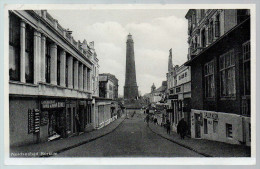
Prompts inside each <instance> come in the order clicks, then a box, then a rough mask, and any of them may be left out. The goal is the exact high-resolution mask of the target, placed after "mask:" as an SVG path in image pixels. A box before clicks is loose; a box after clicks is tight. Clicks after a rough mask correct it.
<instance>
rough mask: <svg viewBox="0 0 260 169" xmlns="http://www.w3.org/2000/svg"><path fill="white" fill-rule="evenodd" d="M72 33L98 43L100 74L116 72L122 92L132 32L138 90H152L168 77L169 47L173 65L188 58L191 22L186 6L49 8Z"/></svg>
mask: <svg viewBox="0 0 260 169" xmlns="http://www.w3.org/2000/svg"><path fill="white" fill-rule="evenodd" d="M48 12H49V13H50V14H51V15H52V16H53V17H54V18H55V19H57V20H58V22H59V24H61V26H62V27H63V28H65V29H67V28H69V29H70V30H71V31H73V33H72V36H73V37H74V39H75V40H80V41H81V42H82V41H83V40H84V39H86V40H87V42H88V43H89V42H91V41H94V42H95V50H96V53H97V57H98V59H99V65H100V69H99V73H111V74H114V75H115V76H116V77H117V78H118V80H119V95H121V96H122V95H123V88H124V82H125V64H126V63H125V60H126V39H127V35H128V34H129V33H131V34H132V36H133V40H134V50H135V65H136V77H137V85H138V90H139V91H140V93H141V94H142V95H144V94H146V93H149V92H150V90H151V86H152V84H153V83H154V84H155V86H156V87H157V88H158V87H160V86H161V84H162V81H165V80H166V73H167V67H168V57H169V50H170V49H171V48H172V50H173V64H174V65H181V64H183V63H184V62H185V61H187V53H188V43H187V40H188V35H187V29H188V23H187V20H186V19H185V14H186V13H187V10H184V9H123V10H119V9H113V10H111V9H110V10H109V9H88V10H86V9H84V10H48Z"/></svg>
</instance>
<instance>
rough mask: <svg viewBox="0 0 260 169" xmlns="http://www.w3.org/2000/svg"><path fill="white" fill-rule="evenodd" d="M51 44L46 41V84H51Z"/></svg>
mask: <svg viewBox="0 0 260 169" xmlns="http://www.w3.org/2000/svg"><path fill="white" fill-rule="evenodd" d="M50 45H51V44H50V42H49V41H47V40H46V48H45V50H46V51H45V54H46V57H45V78H46V83H50V82H51V46H50Z"/></svg>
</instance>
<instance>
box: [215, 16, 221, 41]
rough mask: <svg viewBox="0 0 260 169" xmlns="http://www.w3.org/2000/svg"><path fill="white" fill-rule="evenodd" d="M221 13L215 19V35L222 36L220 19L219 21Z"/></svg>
mask: <svg viewBox="0 0 260 169" xmlns="http://www.w3.org/2000/svg"><path fill="white" fill-rule="evenodd" d="M219 17H220V16H219V14H218V15H217V16H216V20H215V37H219V36H220V21H219Z"/></svg>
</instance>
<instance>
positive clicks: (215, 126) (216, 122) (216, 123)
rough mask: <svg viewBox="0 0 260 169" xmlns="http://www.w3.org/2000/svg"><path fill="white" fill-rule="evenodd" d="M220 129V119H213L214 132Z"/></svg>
mask: <svg viewBox="0 0 260 169" xmlns="http://www.w3.org/2000/svg"><path fill="white" fill-rule="evenodd" d="M217 131H218V121H215V120H213V133H217Z"/></svg>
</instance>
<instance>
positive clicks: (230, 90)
mask: <svg viewBox="0 0 260 169" xmlns="http://www.w3.org/2000/svg"><path fill="white" fill-rule="evenodd" d="M219 69H220V96H221V97H235V95H236V82H235V57H234V50H230V51H228V52H227V53H225V54H223V55H221V56H220V58H219Z"/></svg>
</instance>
